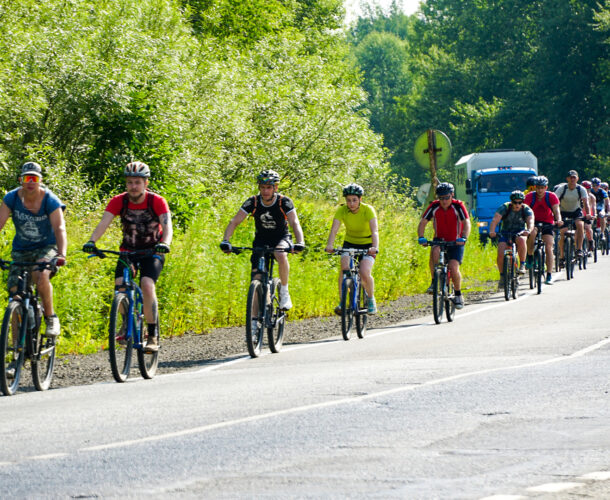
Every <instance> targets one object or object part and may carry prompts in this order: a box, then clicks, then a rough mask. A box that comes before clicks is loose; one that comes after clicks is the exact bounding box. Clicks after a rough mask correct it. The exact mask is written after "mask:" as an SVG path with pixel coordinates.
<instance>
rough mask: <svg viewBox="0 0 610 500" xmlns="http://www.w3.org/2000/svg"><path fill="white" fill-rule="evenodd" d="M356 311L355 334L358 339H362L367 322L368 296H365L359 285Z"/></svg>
mask: <svg viewBox="0 0 610 500" xmlns="http://www.w3.org/2000/svg"><path fill="white" fill-rule="evenodd" d="M356 304H357V307H358V311H357V312H356V333H357V334H358V338H361V339H363V338H364V335H365V333H366V324H367V322H368V312H367V311H368V305H369V296H368V295H367V294H366V290H365V289H364V287H363V286H362V283H360V286H359V287H358V302H357V303H356Z"/></svg>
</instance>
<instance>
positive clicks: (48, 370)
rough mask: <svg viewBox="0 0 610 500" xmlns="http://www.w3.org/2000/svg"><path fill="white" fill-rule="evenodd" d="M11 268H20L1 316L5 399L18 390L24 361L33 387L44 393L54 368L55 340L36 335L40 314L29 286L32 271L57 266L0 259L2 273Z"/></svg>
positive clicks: (0, 380)
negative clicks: (27, 361) (14, 289)
mask: <svg viewBox="0 0 610 500" xmlns="http://www.w3.org/2000/svg"><path fill="white" fill-rule="evenodd" d="M11 265H13V266H17V267H19V268H20V272H19V282H18V285H17V293H16V294H15V295H13V297H11V298H9V303H8V306H7V307H6V311H5V312H4V320H3V321H2V331H1V332H0V358H2V371H0V388H1V389H2V393H3V394H4V395H5V396H12V395H13V394H15V392H16V391H17V388H18V387H19V380H20V377H21V370H22V368H23V366H24V365H25V361H26V360H28V359H29V360H30V366H31V368H32V379H33V381H34V386H35V387H36V389H37V390H39V391H46V390H47V389H48V388H49V387H50V385H51V379H52V378H53V366H54V364H55V337H47V336H46V335H45V334H44V333H41V332H40V326H41V322H42V317H43V316H44V311H43V308H42V303H41V301H40V298H39V297H38V291H37V290H35V288H34V285H33V284H32V278H31V273H32V272H33V271H44V270H47V269H49V270H51V271H52V272H55V271H56V270H57V266H56V265H55V262H54V261H51V262H13V261H8V260H1V259H0V267H1V268H2V269H4V270H6V269H8V268H9V267H10V266H11Z"/></svg>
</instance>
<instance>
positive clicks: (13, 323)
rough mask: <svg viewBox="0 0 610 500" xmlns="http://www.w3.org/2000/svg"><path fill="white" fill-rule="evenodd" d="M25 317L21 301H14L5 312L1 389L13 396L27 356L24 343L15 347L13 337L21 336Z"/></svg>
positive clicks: (1, 338)
mask: <svg viewBox="0 0 610 500" xmlns="http://www.w3.org/2000/svg"><path fill="white" fill-rule="evenodd" d="M23 319H24V308H23V305H22V303H21V302H19V301H12V302H10V303H9V305H8V307H7V308H6V312H5V313H4V320H3V321H2V331H1V332H0V358H1V359H2V370H1V371H0V389H2V393H3V394H4V395H5V396H12V395H13V394H15V392H16V391H17V387H19V378H20V377H21V368H22V367H23V361H24V356H25V352H24V351H25V350H24V348H23V345H21V346H19V347H18V348H15V347H13V346H14V344H13V338H19V333H20V330H21V322H22V320H23Z"/></svg>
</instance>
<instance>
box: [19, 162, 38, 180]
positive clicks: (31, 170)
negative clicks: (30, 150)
mask: <svg viewBox="0 0 610 500" xmlns="http://www.w3.org/2000/svg"><path fill="white" fill-rule="evenodd" d="M24 175H37V176H38V177H42V169H41V168H40V165H38V163H36V162H33V161H27V162H25V163H24V164H23V165H21V177H23V176H24Z"/></svg>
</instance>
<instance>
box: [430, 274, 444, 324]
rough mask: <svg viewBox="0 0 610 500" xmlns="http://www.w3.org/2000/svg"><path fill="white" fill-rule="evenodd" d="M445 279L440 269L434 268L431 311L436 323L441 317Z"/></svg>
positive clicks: (438, 322)
mask: <svg viewBox="0 0 610 500" xmlns="http://www.w3.org/2000/svg"><path fill="white" fill-rule="evenodd" d="M444 284H445V280H444V274H443V271H442V270H441V269H435V270H434V279H433V280H432V313H433V314H434V322H435V323H436V324H437V325H438V324H440V322H441V320H442V319H443V307H444V305H445V304H444V302H445V298H444V297H443V288H444Z"/></svg>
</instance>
